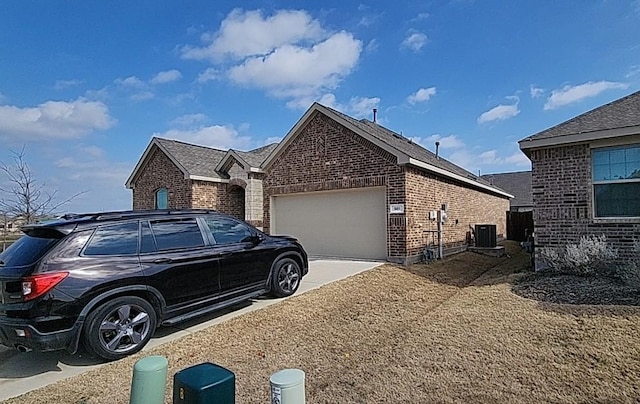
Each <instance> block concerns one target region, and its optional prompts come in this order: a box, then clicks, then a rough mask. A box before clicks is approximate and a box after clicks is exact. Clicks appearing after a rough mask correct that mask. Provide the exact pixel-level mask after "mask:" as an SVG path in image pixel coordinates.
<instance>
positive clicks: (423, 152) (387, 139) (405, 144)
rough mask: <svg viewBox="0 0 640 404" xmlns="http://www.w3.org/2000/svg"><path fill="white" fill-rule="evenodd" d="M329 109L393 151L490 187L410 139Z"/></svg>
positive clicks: (365, 120) (468, 172) (366, 121)
mask: <svg viewBox="0 0 640 404" xmlns="http://www.w3.org/2000/svg"><path fill="white" fill-rule="evenodd" d="M325 108H327V109H330V110H331V111H332V112H334V113H336V114H338V115H340V116H341V117H342V118H343V119H345V120H347V121H349V122H350V123H351V124H353V125H355V126H357V127H358V128H360V129H361V130H362V131H364V132H366V133H368V134H369V135H371V136H373V137H375V138H376V139H378V140H380V141H382V142H384V143H386V144H388V145H389V146H391V147H393V148H394V149H396V150H398V151H400V152H402V153H404V154H406V155H407V156H409V157H411V158H413V159H416V160H419V161H422V162H423V163H427V164H430V165H432V166H435V167H438V168H441V169H443V170H446V171H449V172H451V173H454V174H457V175H460V176H462V177H465V178H468V179H470V180H472V181H476V182H479V183H482V184H485V185H491V184H489V183H488V182H487V181H486V180H484V179H483V178H482V177H478V176H477V175H475V174H473V173H471V172H470V171H467V170H465V169H464V168H462V167H460V166H457V165H455V164H453V163H452V162H450V161H448V160H446V159H444V158H442V157H440V156H438V157H436V155H435V153H433V152H431V151H429V150H427V149H425V148H424V147H422V146H420V145H419V144H417V143H415V142H413V141H412V140H411V139H408V138H406V137H404V136H402V135H400V134H398V133H396V132H393V131H392V130H389V129H387V128H385V127H383V126H380V125H378V124H377V123H374V122H371V121H369V120H367V119H361V120H357V119H354V118H352V117H350V116H348V115H345V114H343V113H341V112H339V111H336V110H334V109H331V108H329V107H325Z"/></svg>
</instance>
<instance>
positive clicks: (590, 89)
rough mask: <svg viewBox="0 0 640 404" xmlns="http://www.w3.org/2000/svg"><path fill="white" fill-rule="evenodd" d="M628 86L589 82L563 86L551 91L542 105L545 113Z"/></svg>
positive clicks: (609, 82)
mask: <svg viewBox="0 0 640 404" xmlns="http://www.w3.org/2000/svg"><path fill="white" fill-rule="evenodd" d="M627 87H628V85H627V84H625V83H617V82H612V81H597V82H594V81H589V82H587V83H584V84H580V85H577V86H568V85H567V86H564V87H562V88H561V89H559V90H553V91H552V92H551V95H550V96H549V98H548V99H547V102H546V103H545V104H544V109H545V111H547V110H552V109H556V108H559V107H562V106H565V105H568V104H572V103H574V102H579V101H582V100H584V99H585V98H590V97H595V96H597V95H598V94H600V93H602V92H604V91H607V90H615V89H625V88H627Z"/></svg>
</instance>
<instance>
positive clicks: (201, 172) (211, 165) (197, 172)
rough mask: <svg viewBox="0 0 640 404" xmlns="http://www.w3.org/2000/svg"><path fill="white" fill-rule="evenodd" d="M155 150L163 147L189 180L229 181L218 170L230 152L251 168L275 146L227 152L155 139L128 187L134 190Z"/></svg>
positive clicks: (135, 169) (146, 150) (148, 147)
mask: <svg viewBox="0 0 640 404" xmlns="http://www.w3.org/2000/svg"><path fill="white" fill-rule="evenodd" d="M154 147H157V148H159V149H160V150H161V151H162V152H163V153H164V154H165V155H166V156H167V157H168V158H169V159H170V160H171V161H172V162H173V163H174V164H175V165H176V167H178V169H180V171H182V173H183V174H184V178H185V179H192V180H203V181H212V182H226V181H228V179H229V178H228V176H227V175H226V173H224V172H222V171H220V170H218V166H219V165H220V164H221V162H222V161H223V159H225V158H227V156H229V155H230V153H231V154H233V155H235V156H238V157H237V158H238V159H239V160H243V161H244V162H245V164H249V165H251V164H255V163H256V162H257V161H260V163H261V162H262V160H264V157H265V154H268V153H270V152H271V150H273V148H274V147H275V146H274V145H268V146H264V147H260V148H258V149H255V150H252V151H249V152H240V151H234V150H229V151H226V150H218V149H214V148H211V147H205V146H198V145H194V144H190V143H185V142H180V141H178V140H171V139H163V138H159V137H154V138H152V139H151V142H150V143H149V145H148V146H147V148H146V149H145V151H144V153H143V154H142V157H141V158H140V160H139V161H138V164H137V165H136V167H135V168H134V169H133V172H132V173H131V175H130V176H129V179H127V182H126V184H125V185H126V187H127V188H133V183H134V181H135V179H136V178H137V175H138V173H139V171H140V170H141V169H142V167H143V166H144V164H145V161H146V160H147V158H148V157H149V155H150V154H151V151H152V150H153V148H154ZM259 166H260V164H259V163H258V164H257V165H256V166H254V167H259Z"/></svg>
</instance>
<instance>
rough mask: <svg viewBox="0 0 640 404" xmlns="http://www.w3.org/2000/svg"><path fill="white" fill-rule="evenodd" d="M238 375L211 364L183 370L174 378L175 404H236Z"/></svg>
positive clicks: (202, 364) (207, 363)
mask: <svg viewBox="0 0 640 404" xmlns="http://www.w3.org/2000/svg"><path fill="white" fill-rule="evenodd" d="M235 402H236V375H234V374H233V372H232V371H230V370H228V369H225V368H223V367H222V366H218V365H215V364H213V363H210V362H205V363H201V364H199V365H195V366H191V367H189V368H186V369H183V370H181V371H179V372H178V373H176V374H175V375H174V376H173V404H205V403H216V404H234V403H235Z"/></svg>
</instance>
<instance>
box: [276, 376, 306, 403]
mask: <svg viewBox="0 0 640 404" xmlns="http://www.w3.org/2000/svg"><path fill="white" fill-rule="evenodd" d="M269 381H270V382H271V404H305V403H306V399H305V394H304V372H303V371H302V370H300V369H284V370H281V371H279V372H276V373H274V374H272V375H271V378H270V379H269Z"/></svg>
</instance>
